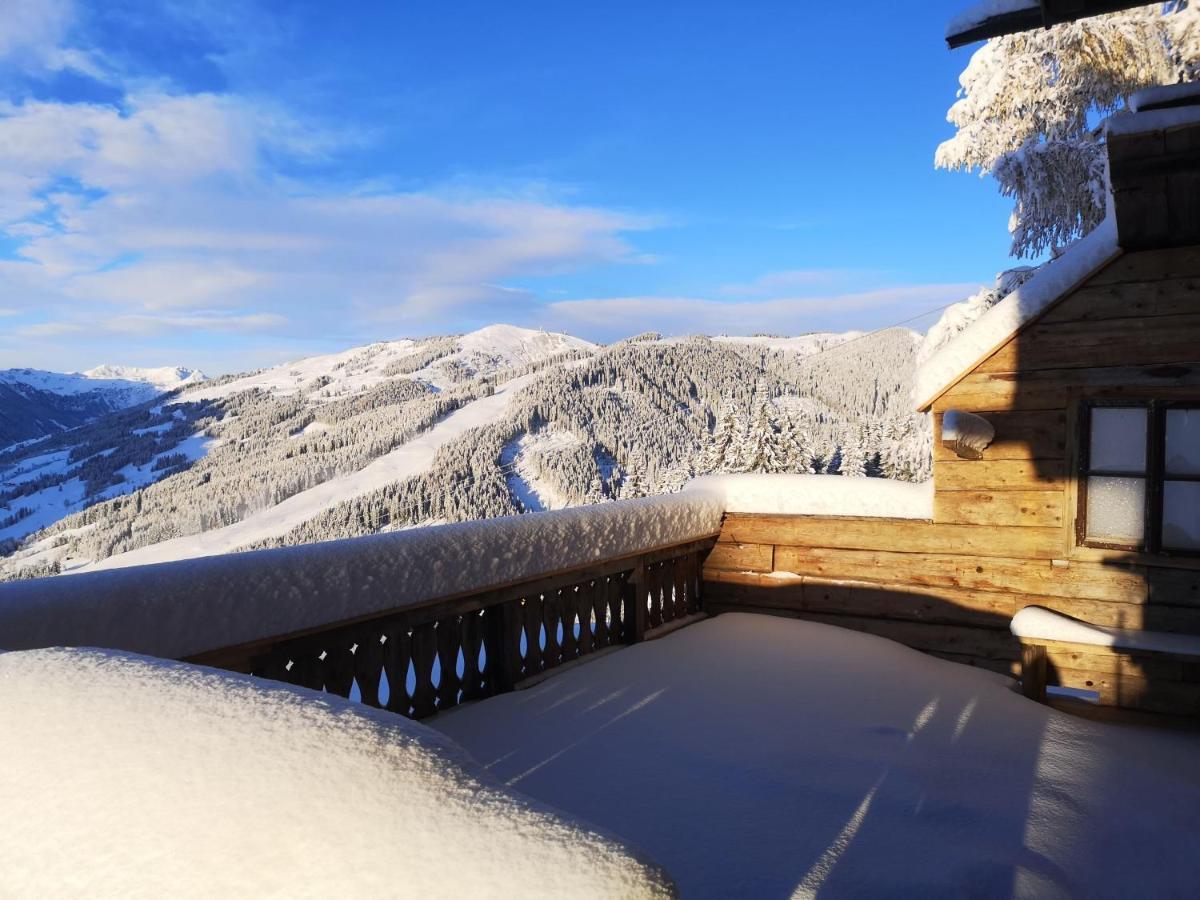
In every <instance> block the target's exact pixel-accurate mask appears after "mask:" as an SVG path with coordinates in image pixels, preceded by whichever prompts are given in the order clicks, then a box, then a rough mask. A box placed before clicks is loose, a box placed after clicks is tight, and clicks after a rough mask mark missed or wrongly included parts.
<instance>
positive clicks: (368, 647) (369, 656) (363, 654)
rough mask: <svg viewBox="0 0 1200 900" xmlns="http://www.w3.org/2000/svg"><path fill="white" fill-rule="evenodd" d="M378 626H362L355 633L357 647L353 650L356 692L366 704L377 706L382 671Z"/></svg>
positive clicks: (381, 646)
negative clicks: (356, 683)
mask: <svg viewBox="0 0 1200 900" xmlns="http://www.w3.org/2000/svg"><path fill="white" fill-rule="evenodd" d="M381 637H382V634H381V633H380V631H379V629H378V628H363V629H362V630H361V631H359V632H357V633H356V635H355V640H356V641H357V642H358V647H357V648H355V650H354V680H355V681H357V682H358V693H359V695H360V696H361V697H362V702H363V703H365V704H366V705H367V706H375V707H378V706H379V705H380V703H379V680H380V679H379V676H380V674H381V673H382V672H383V642H382V641H381V640H380V638H381Z"/></svg>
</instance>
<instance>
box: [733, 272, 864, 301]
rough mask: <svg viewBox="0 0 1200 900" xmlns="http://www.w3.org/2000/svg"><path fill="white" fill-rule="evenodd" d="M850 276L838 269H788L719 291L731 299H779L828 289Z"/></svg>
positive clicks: (768, 273)
mask: <svg viewBox="0 0 1200 900" xmlns="http://www.w3.org/2000/svg"><path fill="white" fill-rule="evenodd" d="M850 274H852V273H848V272H844V271H842V270H840V269H789V270H786V271H782V272H767V273H766V274H765V275H760V276H759V277H758V278H755V279H754V280H753V281H747V282H741V283H737V284H723V285H721V287H720V289H719V291H720V293H722V294H725V295H728V296H732V297H779V296H784V295H788V294H790V293H792V292H793V291H796V290H806V289H810V288H813V287H828V286H830V285H832V284H835V283H837V282H839V281H841V280H843V279H845V278H846V277H847V276H848V275H850Z"/></svg>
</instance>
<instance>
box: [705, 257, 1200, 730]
mask: <svg viewBox="0 0 1200 900" xmlns="http://www.w3.org/2000/svg"><path fill="white" fill-rule="evenodd" d="M1097 397H1129V398H1137V399H1150V398H1155V397H1189V398H1196V399H1200V248H1188V249H1176V250H1163V251H1150V252H1143V253H1135V254H1125V255H1123V256H1120V257H1118V258H1117V259H1116V260H1114V261H1113V262H1111V263H1109V264H1108V265H1107V266H1105V267H1104V268H1103V269H1101V270H1100V271H1099V272H1097V273H1095V274H1094V275H1093V276H1092V277H1091V278H1090V279H1088V280H1087V281H1086V282H1085V283H1084V284H1083V285H1082V286H1081V287H1080V288H1078V289H1077V290H1076V291H1074V292H1073V293H1072V294H1070V295H1068V296H1067V297H1065V298H1064V299H1063V300H1061V301H1059V302H1058V303H1057V304H1056V305H1054V306H1053V307H1052V308H1051V309H1050V310H1049V311H1048V312H1047V313H1046V314H1045V315H1043V316H1042V317H1041V318H1039V319H1037V320H1035V321H1034V322H1033V323H1031V324H1030V325H1029V326H1028V327H1026V328H1025V329H1024V330H1023V331H1021V332H1019V333H1018V334H1017V335H1016V336H1015V337H1014V338H1012V339H1011V340H1010V341H1009V342H1008V343H1006V344H1005V345H1004V346H1002V347H1000V348H999V349H997V350H996V351H995V352H994V353H992V354H990V355H989V356H988V357H987V358H986V359H983V360H981V361H980V362H979V364H978V365H977V366H976V367H975V368H974V369H972V370H970V371H968V372H967V373H966V374H965V375H964V376H963V377H962V378H961V379H960V380H959V381H958V382H957V383H956V384H955V385H953V386H952V387H951V388H950V389H949V390H947V391H946V392H945V393H944V394H942V395H941V396H940V397H939V398H937V400H936V401H935V402H934V403H933V406H932V412H933V414H934V416H935V425H936V428H935V441H934V448H935V449H934V484H935V495H934V497H935V499H934V508H933V520H932V521H930V522H913V521H902V520H891V519H857V518H831V517H789V516H760V515H729V516H727V517H726V520H725V525H724V528H723V530H722V533H721V537H720V540H719V542H718V544H717V546H716V548H715V549H714V550H713V552H712V554H711V555H710V556H709V558H708V560H707V562H706V564H705V568H704V578H705V581H706V582H707V584H708V587H707V593H706V605H707V608H708V609H709V611H714V612H719V611H723V610H730V609H743V610H745V609H753V610H759V611H769V612H773V613H777V614H785V615H791V616H797V617H802V618H807V619H813V620H817V621H823V622H829V623H832V624H837V625H843V626H846V627H850V628H856V629H858V630H861V631H866V632H870V633H873V634H878V635H882V636H884V637H889V638H893V639H895V640H899V641H901V642H902V643H905V644H908V645H909V646H912V647H915V648H917V649H920V650H924V651H927V652H930V653H933V654H936V655H939V656H944V657H946V658H949V659H953V660H956V661H959V662H964V663H969V664H971V665H976V666H983V667H986V668H989V669H994V670H997V671H1002V672H1014V671H1015V669H1016V664H1017V661H1018V660H1019V659H1020V648H1019V646H1018V645H1017V642H1016V641H1015V639H1013V638H1012V637H1011V636H1010V635H1009V632H1008V625H1009V620H1010V619H1011V617H1012V615H1013V614H1014V613H1015V612H1016V611H1017V610H1019V609H1021V608H1022V607H1024V606H1027V605H1039V606H1045V607H1049V608H1050V609H1054V610H1057V611H1059V612H1062V613H1065V614H1066V615H1070V616H1074V617H1076V618H1079V619H1083V620H1085V621H1087V622H1091V623H1094V624H1097V625H1104V626H1114V627H1122V628H1142V629H1147V630H1154V631H1168V632H1177V633H1189V634H1200V560H1197V559H1195V558H1192V559H1188V558H1167V557H1162V556H1151V555H1147V554H1136V553H1123V552H1118V551H1110V550H1096V549H1091V548H1087V547H1082V546H1077V543H1076V538H1075V517H1076V508H1077V503H1078V495H1077V492H1076V481H1075V473H1076V472H1077V470H1078V465H1079V463H1078V456H1077V447H1076V445H1077V443H1078V440H1077V435H1076V431H1077V425H1076V423H1077V422H1078V421H1079V418H1078V416H1079V409H1080V406H1081V403H1082V401H1084V400H1086V399H1090V398H1097ZM947 409H960V410H965V411H968V412H974V413H977V414H979V415H982V416H983V417H984V418H986V419H988V420H989V421H990V422H991V423H992V424H993V425H994V426H995V428H996V439H995V441H994V442H993V443H992V445H991V446H990V447H988V449H987V451H986V452H985V453H984V457H983V459H980V460H974V461H968V460H961V459H959V458H958V457H956V456H955V455H954V454H953V453H952V452H951V451H949V450H946V449H944V448H943V447H942V446H941V443H940V439H939V438H940V434H941V416H942V413H943V412H944V411H945V410H947ZM1050 664H1051V672H1050V683H1051V684H1061V685H1065V686H1069V687H1077V688H1084V689H1088V690H1094V691H1097V692H1098V693H1099V694H1100V697H1101V701H1102V702H1104V703H1110V704H1113V705H1120V706H1126V707H1140V708H1145V709H1153V710H1156V711H1164V712H1180V711H1185V712H1192V713H1200V666H1192V665H1189V664H1187V663H1184V662H1178V661H1172V662H1163V661H1154V660H1148V659H1145V658H1140V659H1133V658H1131V657H1128V656H1121V655H1113V654H1105V653H1089V654H1084V653H1080V652H1078V651H1065V650H1063V651H1055V650H1053V649H1052V650H1051V655H1050Z"/></svg>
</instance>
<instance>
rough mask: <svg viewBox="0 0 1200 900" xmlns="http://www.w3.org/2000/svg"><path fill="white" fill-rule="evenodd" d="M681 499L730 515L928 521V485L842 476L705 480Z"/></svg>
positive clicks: (699, 480)
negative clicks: (712, 499) (710, 504)
mask: <svg viewBox="0 0 1200 900" xmlns="http://www.w3.org/2000/svg"><path fill="white" fill-rule="evenodd" d="M684 493H685V494H692V493H699V494H711V495H714V496H716V497H719V498H720V502H721V506H722V507H723V508H724V510H725V511H726V512H731V513H760V514H763V515H782V516H872V517H879V518H891V519H932V518H933V482H932V481H924V482H920V483H910V482H905V481H890V480H888V479H886V478H847V477H845V476H843V475H761V474H756V473H747V474H739V475H704V476H701V477H700V478H694V479H692V481H690V482H689V483H688V486H687V488H686V489H685V491H684Z"/></svg>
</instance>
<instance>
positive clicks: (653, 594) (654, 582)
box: [640, 563, 663, 630]
mask: <svg viewBox="0 0 1200 900" xmlns="http://www.w3.org/2000/svg"><path fill="white" fill-rule="evenodd" d="M647 592H648V593H649V595H650V602H649V606H646V594H647ZM640 599H641V604H642V605H643V606H646V629H647V630H649V629H651V628H657V627H658V626H659V625H661V624H662V623H663V605H662V563H654V564H653V565H650V566H647V567H646V578H645V581H644V582H643V585H642V591H641V598H640Z"/></svg>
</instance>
